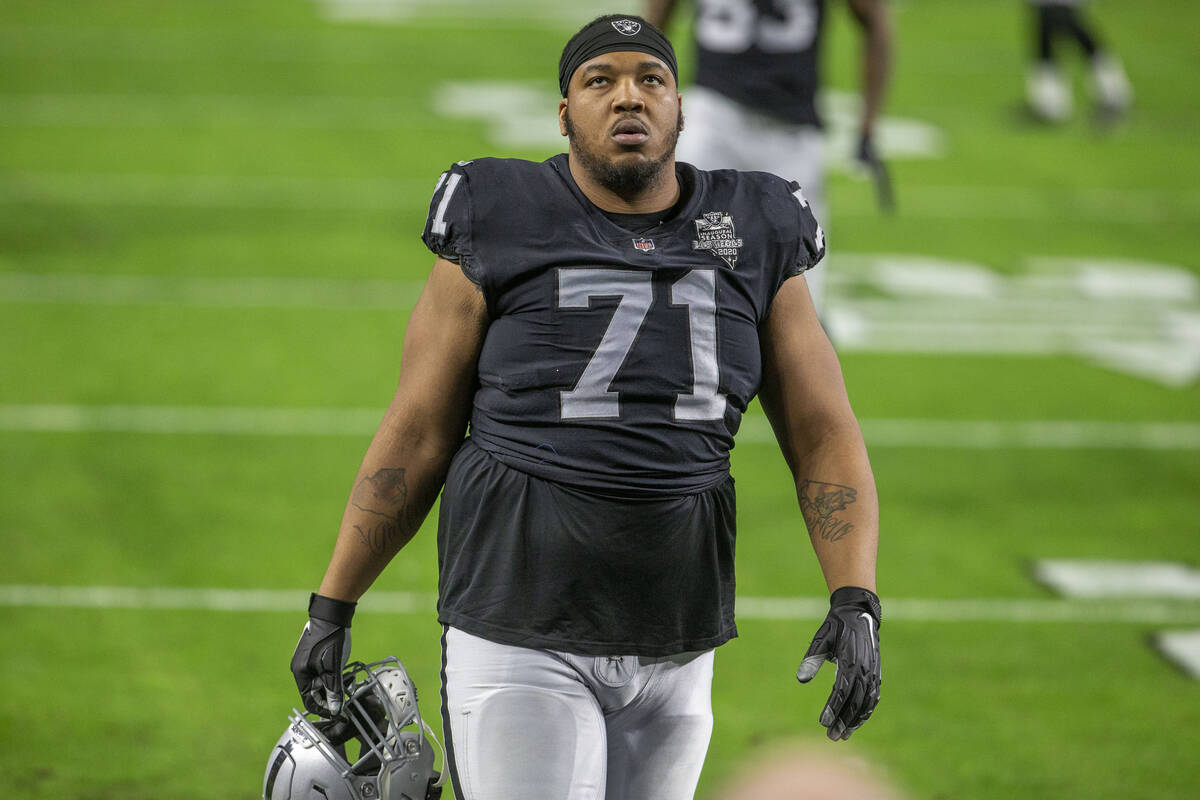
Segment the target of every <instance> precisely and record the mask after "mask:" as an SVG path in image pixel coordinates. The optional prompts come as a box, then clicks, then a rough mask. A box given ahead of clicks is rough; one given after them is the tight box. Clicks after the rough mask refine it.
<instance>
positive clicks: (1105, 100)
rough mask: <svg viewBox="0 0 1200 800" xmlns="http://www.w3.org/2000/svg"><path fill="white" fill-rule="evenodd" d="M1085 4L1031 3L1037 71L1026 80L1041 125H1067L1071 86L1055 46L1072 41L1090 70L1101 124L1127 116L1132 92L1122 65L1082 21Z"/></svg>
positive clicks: (1064, 0) (1067, 0)
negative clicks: (1060, 41)
mask: <svg viewBox="0 0 1200 800" xmlns="http://www.w3.org/2000/svg"><path fill="white" fill-rule="evenodd" d="M1082 2H1083V0H1029V3H1030V8H1032V9H1033V14H1034V25H1033V32H1034V41H1033V52H1034V61H1033V66H1032V67H1031V68H1030V70H1029V77H1028V79H1027V81H1026V96H1027V97H1028V100H1029V110H1030V112H1031V113H1032V114H1033V115H1034V117H1035V118H1037V119H1039V120H1041V121H1042V122H1050V123H1059V122H1065V121H1066V120H1067V119H1068V118H1069V117H1070V116H1071V111H1072V106H1073V105H1074V104H1073V101H1072V98H1071V87H1070V85H1069V83H1068V81H1067V78H1066V76H1065V75H1064V74H1063V71H1062V68H1061V67H1060V66H1059V60H1058V56H1057V54H1056V52H1055V47H1054V45H1055V42H1056V41H1057V40H1059V39H1062V38H1068V39H1073V40H1074V41H1075V43H1076V44H1078V45H1079V48H1080V50H1082V51H1083V53H1084V55H1085V56H1086V57H1087V59H1088V63H1089V65H1090V67H1091V82H1092V94H1093V96H1094V97H1095V101H1096V113H1097V116H1098V117H1099V119H1100V120H1101V121H1112V120H1115V119H1119V118H1120V117H1122V116H1124V115H1125V113H1126V112H1127V111H1128V110H1129V105H1130V103H1131V102H1132V101H1133V90H1132V88H1131V87H1130V85H1129V79H1128V78H1127V77H1126V75H1125V68H1124V67H1123V66H1121V62H1120V60H1119V59H1118V58H1117V57H1116V56H1115V55H1113V54H1112V53H1111V52H1110V51H1108V50H1107V49H1105V48H1104V47H1102V46H1101V45H1100V43H1099V42H1098V40H1097V37H1096V34H1095V32H1094V31H1093V30H1092V26H1091V25H1090V24H1089V23H1088V22H1086V21H1085V20H1084V18H1083V14H1082V12H1081V11H1080V8H1079V7H1080V5H1082Z"/></svg>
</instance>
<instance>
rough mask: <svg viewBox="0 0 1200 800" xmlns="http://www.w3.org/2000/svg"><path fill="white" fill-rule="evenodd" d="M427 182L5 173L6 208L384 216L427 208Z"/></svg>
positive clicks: (1, 194)
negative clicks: (52, 205)
mask: <svg viewBox="0 0 1200 800" xmlns="http://www.w3.org/2000/svg"><path fill="white" fill-rule="evenodd" d="M429 187H430V182H429V181H427V180H412V179H409V180H394V179H387V178H313V177H294V176H267V175H261V176H245V175H152V174H129V173H78V172H73V173H46V172H41V173H35V172H5V173H4V180H3V181H2V182H0V203H5V204H15V205H29V204H31V203H58V204H70V205H99V206H149V207H151V208H159V207H163V206H166V207H172V208H173V207H179V208H238V209H241V208H250V209H285V210H290V209H300V210H304V209H315V210H319V211H380V212H385V213H395V212H396V210H397V209H398V208H403V207H405V206H411V205H417V206H422V207H423V206H425V205H427V204H428V203H429V194H430V191H429Z"/></svg>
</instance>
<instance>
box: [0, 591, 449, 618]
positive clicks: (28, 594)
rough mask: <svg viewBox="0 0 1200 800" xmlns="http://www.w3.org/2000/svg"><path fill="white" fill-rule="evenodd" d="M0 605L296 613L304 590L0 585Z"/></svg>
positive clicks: (383, 599) (407, 597) (381, 598)
mask: <svg viewBox="0 0 1200 800" xmlns="http://www.w3.org/2000/svg"><path fill="white" fill-rule="evenodd" d="M369 597H370V601H369V602H368V603H363V607H362V609H361V610H364V611H384V612H389V613H397V614H412V613H421V612H427V611H433V610H434V608H435V605H436V602H437V595H434V594H429V593H424V592H388V591H377V592H371V594H370V595H369ZM0 605H3V606H29V607H43V608H133V609H195V610H205V611H293V612H294V611H296V610H297V609H304V608H306V607H307V605H308V592H307V591H300V590H295V589H200V588H197V589H186V588H176V587H150V588H141V587H131V586H26V585H7V586H0Z"/></svg>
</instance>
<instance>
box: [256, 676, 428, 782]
mask: <svg viewBox="0 0 1200 800" xmlns="http://www.w3.org/2000/svg"><path fill="white" fill-rule="evenodd" d="M343 678H344V685H345V687H346V697H345V701H344V704H343V706H342V712H341V713H340V714H339V715H338V716H337V717H335V718H334V719H331V720H322V719H320V718H312V719H310V718H309V717H308V716H306V715H305V714H303V713H301V712H300V711H297V710H295V709H293V710H292V713H291V715H290V716H289V717H288V721H289V723H290V724H289V725H288V729H287V730H286V731H284V733H283V736H281V737H280V738H279V741H278V742H277V743H276V744H275V749H274V750H272V751H271V758H270V760H268V761H267V774H266V777H265V778H264V779H263V798H264V800H436V798H439V797H441V794H442V783H443V781H444V780H445V779H444V777H443V776H442V774H440V773H438V772H437V770H435V769H434V761H435V760H434V749H433V746H432V745H431V744H430V739H432V740H433V741H434V742H435V743H436V742H437V737H436V736H434V733H433V731H432V730H431V729H430V727H429V725H428V724H426V723H425V721H424V720H422V719H421V714H420V712H419V711H418V710H417V690H416V687H415V686H413V683H412V680H411V679H409V677H408V673H407V672H406V671H405V669H404V665H403V664H401V663H400V660H399V659H398V658H396V657H394V656H391V657H388V658H385V659H383V660H382V661H376V662H374V663H371V664H364V663H362V662H361V661H356V662H354V663H352V664H348V665H347V666H346V670H345V673H344V675H343ZM410 726H412V727H411V729H409V730H405V729H406V728H409V727H410ZM347 745H350V748H351V749H350V751H349V752H348V751H347ZM438 749H439V750H441V744H440V743H438ZM442 763H443V764H444V763H445V751H444V750H443V751H442ZM443 772H444V768H443Z"/></svg>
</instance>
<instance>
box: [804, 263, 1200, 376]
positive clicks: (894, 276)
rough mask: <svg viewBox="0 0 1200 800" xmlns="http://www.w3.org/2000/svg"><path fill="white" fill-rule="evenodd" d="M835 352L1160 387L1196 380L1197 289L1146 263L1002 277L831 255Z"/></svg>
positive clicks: (1043, 267)
mask: <svg viewBox="0 0 1200 800" xmlns="http://www.w3.org/2000/svg"><path fill="white" fill-rule="evenodd" d="M829 269H830V273H829V283H830V292H829V294H830V301H829V303H828V311H827V313H826V316H825V322H826V324H827V326H828V328H829V330H830V333H831V336H832V338H833V340H834V341H835V342H836V344H837V347H838V349H839V350H840V351H842V352H855V351H862V352H906V353H966V354H975V355H981V354H995V355H1040V356H1045V355H1065V356H1076V357H1081V358H1083V359H1085V360H1087V361H1089V362H1091V363H1094V364H1097V365H1099V366H1102V367H1105V368H1107V369H1113V370H1117V371H1120V372H1124V373H1127V374H1131V375H1135V376H1137V377H1141V378H1146V379H1148V380H1153V381H1156V382H1158V383H1161V384H1163V385H1165V386H1172V387H1181V386H1187V385H1190V384H1191V383H1193V382H1194V381H1195V380H1196V378H1197V377H1200V277H1197V276H1196V275H1195V274H1194V273H1192V272H1191V271H1189V270H1186V269H1184V268H1182V267H1178V266H1174V265H1171V264H1158V263H1151V262H1131V261H1123V260H1116V259H1113V260H1106V259H1078V258H1076V259H1051V258H1039V257H1034V258H1032V259H1030V261H1029V269H1028V270H1026V271H1025V272H1022V273H1019V274H1016V275H1004V274H1000V273H998V272H995V271H993V270H990V269H988V268H987V267H985V266H983V265H980V264H972V263H969V262H960V261H947V260H943V259H937V258H930V257H927V256H911V255H885V254H878V255H865V254H854V253H843V254H836V255H834V256H833V257H832V266H831V267H830V268H829Z"/></svg>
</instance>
